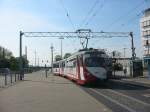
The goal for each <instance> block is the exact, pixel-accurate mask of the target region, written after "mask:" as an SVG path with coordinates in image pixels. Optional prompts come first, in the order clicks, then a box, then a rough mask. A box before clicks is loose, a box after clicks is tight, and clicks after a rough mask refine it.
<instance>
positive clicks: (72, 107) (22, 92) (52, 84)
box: [0, 71, 111, 112]
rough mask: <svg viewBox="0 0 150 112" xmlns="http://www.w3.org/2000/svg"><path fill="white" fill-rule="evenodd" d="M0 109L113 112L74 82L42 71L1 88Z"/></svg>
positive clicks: (3, 111) (15, 111) (0, 111)
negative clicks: (46, 74) (46, 75)
mask: <svg viewBox="0 0 150 112" xmlns="http://www.w3.org/2000/svg"><path fill="white" fill-rule="evenodd" d="M0 112H111V110H109V109H108V108H107V107H106V106H104V105H103V104H101V103H99V102H98V101H97V100H95V99H94V98H93V97H91V96H90V95H89V94H88V93H86V92H84V91H83V90H82V89H81V88H80V87H78V86H77V85H76V84H74V83H72V82H71V81H69V80H67V79H65V78H61V77H59V76H53V75H49V76H48V78H46V77H45V73H44V72H43V71H40V72H36V73H32V74H28V75H25V80H24V81H22V82H19V83H17V84H15V85H13V86H11V87H8V88H5V89H2V90H0Z"/></svg>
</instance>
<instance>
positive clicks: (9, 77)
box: [0, 72, 20, 88]
mask: <svg viewBox="0 0 150 112" xmlns="http://www.w3.org/2000/svg"><path fill="white" fill-rule="evenodd" d="M19 77H20V74H19V73H15V72H14V73H13V72H11V73H0V88H3V87H6V86H8V85H12V84H13V83H15V82H17V81H18V80H19Z"/></svg>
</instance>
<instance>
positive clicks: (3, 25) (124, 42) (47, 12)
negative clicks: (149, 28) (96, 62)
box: [0, 0, 150, 63]
mask: <svg viewBox="0 0 150 112" xmlns="http://www.w3.org/2000/svg"><path fill="white" fill-rule="evenodd" d="M94 4H95V5H94ZM92 7H93V8H92ZM148 7H150V0H0V35H1V36H0V45H1V46H4V47H6V48H8V49H10V50H11V51H12V52H13V54H14V55H15V56H18V54H19V31H20V30H22V31H74V30H76V29H78V28H90V29H91V30H92V31H115V32H119V31H125V32H126V31H133V32H134V37H135V45H136V53H137V55H138V56H140V57H141V56H142V53H143V52H142V47H141V38H140V25H139V21H140V18H141V17H142V11H143V10H144V9H146V8H148ZM67 12H68V15H69V17H70V20H69V18H68V17H67ZM51 43H53V45H54V47H55V54H60V40H59V39H50V38H45V39H44V38H36V39H35V38H24V39H23V46H25V45H27V47H28V57H29V60H30V61H31V63H33V62H34V51H35V49H36V51H37V55H38V57H39V58H40V59H41V60H50V45H51ZM89 47H94V48H107V49H108V50H109V51H112V50H114V49H116V50H119V51H120V52H123V47H127V48H128V49H127V52H128V53H127V55H128V56H129V55H130V40H129V39H127V38H114V39H91V40H90V43H89ZM79 48H81V46H80V44H79V40H78V39H64V40H63V52H64V53H65V52H71V53H73V52H75V51H76V50H77V49H79ZM23 52H24V51H23Z"/></svg>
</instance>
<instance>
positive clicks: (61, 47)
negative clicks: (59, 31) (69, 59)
mask: <svg viewBox="0 0 150 112" xmlns="http://www.w3.org/2000/svg"><path fill="white" fill-rule="evenodd" d="M59 39H60V44H61V46H60V49H61V51H60V52H61V59H63V45H62V44H63V43H62V39H64V38H63V37H60V38H59Z"/></svg>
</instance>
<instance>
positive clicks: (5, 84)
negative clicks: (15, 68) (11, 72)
mask: <svg viewBox="0 0 150 112" xmlns="http://www.w3.org/2000/svg"><path fill="white" fill-rule="evenodd" d="M6 85H7V74H6V73H5V86H6Z"/></svg>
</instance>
